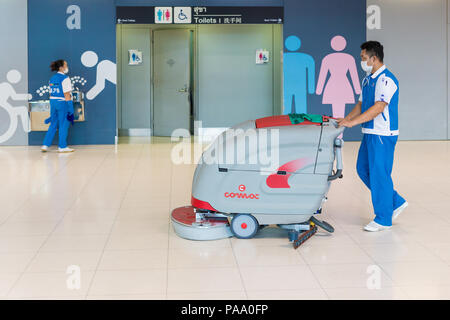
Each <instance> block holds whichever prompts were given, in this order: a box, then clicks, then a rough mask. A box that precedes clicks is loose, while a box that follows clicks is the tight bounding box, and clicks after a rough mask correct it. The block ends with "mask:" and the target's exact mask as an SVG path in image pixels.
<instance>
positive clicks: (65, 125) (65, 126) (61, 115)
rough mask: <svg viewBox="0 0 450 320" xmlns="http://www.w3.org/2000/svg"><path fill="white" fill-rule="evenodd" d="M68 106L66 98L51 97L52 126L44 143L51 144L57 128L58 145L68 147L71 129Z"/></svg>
mask: <svg viewBox="0 0 450 320" xmlns="http://www.w3.org/2000/svg"><path fill="white" fill-rule="evenodd" d="M67 114H68V106H67V102H66V101H64V100H56V99H50V127H49V128H48V131H47V134H46V135H45V139H44V145H45V146H48V147H49V146H51V144H52V141H53V138H54V136H55V133H56V130H57V129H58V131H59V133H58V135H59V143H58V147H60V148H66V147H67V133H68V131H69V124H70V122H69V120H67Z"/></svg>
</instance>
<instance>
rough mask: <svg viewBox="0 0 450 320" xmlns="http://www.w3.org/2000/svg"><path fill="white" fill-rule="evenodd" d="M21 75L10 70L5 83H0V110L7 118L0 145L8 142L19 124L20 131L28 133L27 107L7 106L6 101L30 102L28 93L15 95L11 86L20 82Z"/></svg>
mask: <svg viewBox="0 0 450 320" xmlns="http://www.w3.org/2000/svg"><path fill="white" fill-rule="evenodd" d="M21 78H22V75H21V74H20V72H19V71H18V70H15V69H13V70H10V71H8V73H7V74H6V80H7V82H3V83H0V108H2V109H4V110H5V111H6V112H7V113H8V115H9V117H10V122H9V127H8V129H7V130H6V132H4V133H3V134H1V135H0V143H3V142H6V141H8V140H9V139H10V138H11V137H12V136H14V134H15V132H16V130H17V127H18V126H19V123H21V124H22V129H23V131H25V132H30V118H29V116H28V107H27V106H12V105H11V104H9V102H8V99H10V98H11V100H15V101H24V103H26V102H25V101H28V100H31V98H32V96H31V94H28V93H17V92H16V90H15V89H14V87H13V86H12V85H13V84H17V83H19V82H20V80H21Z"/></svg>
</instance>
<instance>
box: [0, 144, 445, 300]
mask: <svg viewBox="0 0 450 320" xmlns="http://www.w3.org/2000/svg"><path fill="white" fill-rule="evenodd" d="M126 142H128V143H124V144H119V145H118V146H116V147H115V146H79V147H77V148H76V149H77V151H76V152H75V153H73V154H66V155H59V154H57V153H56V152H54V151H53V152H49V153H46V154H42V153H40V152H39V148H38V147H1V148H0V179H1V181H2V183H1V185H0V188H1V193H0V201H1V202H0V204H1V208H0V298H2V299H32V298H39V299H56V298H60V299H184V298H188V299H449V298H450V210H449V204H450V179H449V178H450V165H449V163H450V142H400V143H399V144H398V147H397V152H396V163H395V168H394V175H393V176H394V179H395V185H396V188H397V189H398V191H399V192H400V193H401V194H402V195H404V197H405V198H407V200H408V201H409V203H410V206H409V208H407V209H406V210H405V211H404V212H403V213H402V215H401V216H400V218H399V219H398V220H397V222H396V224H395V225H394V227H393V228H392V229H391V230H389V231H384V232H382V233H367V232H364V231H362V226H363V225H364V224H365V223H367V222H368V221H369V220H370V219H371V218H372V211H371V205H370V195H369V193H368V191H367V190H366V189H365V187H364V186H363V184H362V183H361V182H360V181H359V179H358V178H357V176H356V173H355V170H354V168H355V160H356V152H357V148H358V145H359V144H358V143H351V142H349V143H346V144H345V147H344V156H345V159H344V160H345V163H344V165H345V168H344V179H342V180H338V181H336V182H335V183H333V185H332V187H331V190H330V193H329V196H328V197H329V201H328V202H327V203H326V205H325V207H324V214H323V219H324V220H326V221H328V222H330V223H332V224H333V225H334V226H335V228H336V232H335V233H334V234H333V235H331V236H330V235H325V234H319V235H316V236H314V237H313V238H312V239H310V240H308V242H306V243H305V244H304V245H303V246H302V247H300V248H299V249H298V250H294V249H293V248H292V246H291V245H290V244H289V243H288V241H287V238H286V234H285V232H283V231H281V230H279V229H276V228H266V229H264V230H263V231H261V233H260V234H259V235H258V236H257V238H254V239H251V240H237V239H225V240H220V241H211V242H192V241H187V240H183V239H180V238H178V237H177V236H176V235H175V234H174V232H173V230H172V227H171V225H170V222H169V212H170V210H171V209H172V208H175V207H177V206H181V205H186V204H189V201H190V188H191V179H192V174H193V171H194V167H195V166H194V165H173V164H172V162H171V161H170V160H169V159H170V153H171V150H172V146H173V145H171V144H170V143H169V142H168V140H165V139H157V138H155V139H153V140H152V142H151V143H150V141H149V140H147V139H136V140H132V141H126ZM78 275H80V277H78ZM77 280H79V281H77ZM69 288H71V289H69Z"/></svg>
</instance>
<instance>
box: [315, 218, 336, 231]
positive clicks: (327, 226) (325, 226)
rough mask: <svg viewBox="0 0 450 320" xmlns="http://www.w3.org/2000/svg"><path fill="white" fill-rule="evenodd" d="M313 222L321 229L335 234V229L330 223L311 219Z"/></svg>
mask: <svg viewBox="0 0 450 320" xmlns="http://www.w3.org/2000/svg"><path fill="white" fill-rule="evenodd" d="M310 221H311V222H314V224H316V225H318V226H319V227H321V228H322V229H324V230H326V231H328V232H329V233H333V232H334V228H333V226H332V225H331V224H329V223H328V222H325V221H320V220H318V219H316V218H314V217H311V219H310Z"/></svg>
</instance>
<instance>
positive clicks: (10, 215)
mask: <svg viewBox="0 0 450 320" xmlns="http://www.w3.org/2000/svg"><path fill="white" fill-rule="evenodd" d="M70 158H71V159H69V161H67V163H66V165H65V166H63V167H62V168H61V169H59V170H57V171H56V172H55V173H53V175H52V176H51V177H50V178H48V180H47V181H46V182H43V183H42V184H41V185H40V186H39V187H38V189H41V188H43V187H44V186H45V185H47V184H48V183H49V182H50V181H51V180H52V179H54V178H55V177H56V176H57V175H58V174H59V173H60V172H61V171H62V170H63V169H64V168H65V167H67V165H68V164H69V163H70V162H72V161H73V160H74V158H75V159H76V157H75V155H73V156H72V157H70ZM30 198H31V195H30V194H29V193H28V196H27V198H26V199H24V201H23V203H22V205H20V206H18V207H17V208H16V209H15V210H13V212H11V214H9V215H8V216H7V217H6V219H4V220H3V221H1V222H0V226H2V225H3V224H5V223H6V222H8V221H9V219H10V218H11V217H12V216H13V215H14V214H16V213H17V212H19V210H20V209H22V208H23V207H24V206H25V204H26V203H27V201H28V200H30Z"/></svg>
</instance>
